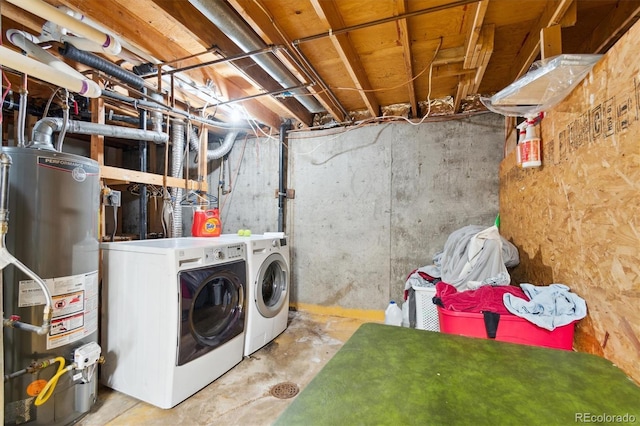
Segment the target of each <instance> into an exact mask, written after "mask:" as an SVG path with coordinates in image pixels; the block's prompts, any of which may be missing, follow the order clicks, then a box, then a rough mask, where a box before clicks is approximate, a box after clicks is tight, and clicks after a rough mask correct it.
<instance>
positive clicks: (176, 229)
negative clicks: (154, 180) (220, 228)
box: [171, 120, 184, 238]
mask: <svg viewBox="0 0 640 426" xmlns="http://www.w3.org/2000/svg"><path fill="white" fill-rule="evenodd" d="M171 143H172V144H173V146H172V148H171V176H172V177H174V178H181V177H182V157H183V155H182V152H183V150H184V122H183V121H182V120H171ZM171 198H173V203H174V204H173V222H172V226H171V237H173V238H175V237H182V205H181V204H180V202H181V201H182V188H171Z"/></svg>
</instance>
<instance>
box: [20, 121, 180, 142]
mask: <svg viewBox="0 0 640 426" xmlns="http://www.w3.org/2000/svg"><path fill="white" fill-rule="evenodd" d="M62 128H63V119H62V118H59V117H46V118H43V119H42V120H39V121H38V122H37V123H36V124H35V125H34V126H33V131H32V132H31V143H32V145H39V146H42V147H43V148H49V149H53V143H52V142H51V138H52V137H53V133H55V132H59V131H60V130H62ZM67 133H75V134H79V135H103V136H109V137H115V138H121V139H132V140H138V141H149V142H155V143H166V142H167V141H168V140H169V136H168V135H167V134H166V133H158V132H153V131H151V130H142V129H132V128H130V127H120V126H111V125H109V124H97V123H89V122H88V121H74V120H69V121H68V123H67Z"/></svg>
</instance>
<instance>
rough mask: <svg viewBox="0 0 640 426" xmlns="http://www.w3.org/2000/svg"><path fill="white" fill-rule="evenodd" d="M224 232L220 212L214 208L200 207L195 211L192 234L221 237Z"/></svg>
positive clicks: (195, 235)
mask: <svg viewBox="0 0 640 426" xmlns="http://www.w3.org/2000/svg"><path fill="white" fill-rule="evenodd" d="M221 232H222V223H221V222H220V212H219V210H218V209H217V208H214V209H206V210H205V209H202V208H200V209H198V210H196V211H194V212H193V225H191V235H192V236H194V237H219V236H220V233H221Z"/></svg>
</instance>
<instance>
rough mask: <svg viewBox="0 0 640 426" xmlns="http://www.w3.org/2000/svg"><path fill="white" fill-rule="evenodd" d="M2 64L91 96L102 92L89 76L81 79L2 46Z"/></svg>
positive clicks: (0, 47)
mask: <svg viewBox="0 0 640 426" xmlns="http://www.w3.org/2000/svg"><path fill="white" fill-rule="evenodd" d="M0 65H4V66H5V67H9V68H12V69H14V70H16V71H20V72H22V73H25V74H27V75H30V76H33V77H35V78H38V79H40V80H43V81H46V82H48V83H51V84H53V85H56V86H60V87H62V88H64V89H67V90H70V91H72V92H75V93H78V94H80V95H82V96H86V97H89V98H97V97H99V96H100V95H101V94H102V90H101V89H100V86H98V84H97V83H95V82H94V81H91V80H89V79H88V78H83V79H80V78H78V77H74V76H72V75H69V74H67V73H64V72H60V71H58V70H56V69H55V68H53V67H51V66H49V65H46V64H43V63H42V62H38V61H36V60H35V59H31V58H29V57H27V56H24V55H21V54H20V53H18V52H14V51H13V50H11V49H8V48H6V47H5V46H0Z"/></svg>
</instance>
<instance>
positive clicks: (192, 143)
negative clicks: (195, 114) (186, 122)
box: [189, 129, 240, 167]
mask: <svg viewBox="0 0 640 426" xmlns="http://www.w3.org/2000/svg"><path fill="white" fill-rule="evenodd" d="M239 133H240V131H239V130H238V129H230V130H229V133H227V134H226V135H225V137H224V140H223V141H222V144H221V145H220V146H219V147H218V148H215V149H208V150H207V161H211V160H217V159H218V158H222V157H224V156H225V155H227V154H228V153H229V151H231V148H233V144H234V143H235V141H236V138H237V137H238V134H239ZM189 149H190V150H191V151H197V152H200V138H199V137H198V134H197V133H196V131H195V129H192V130H191V134H190V135H189ZM196 165H197V163H196ZM191 166H192V165H190V167H191Z"/></svg>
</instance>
